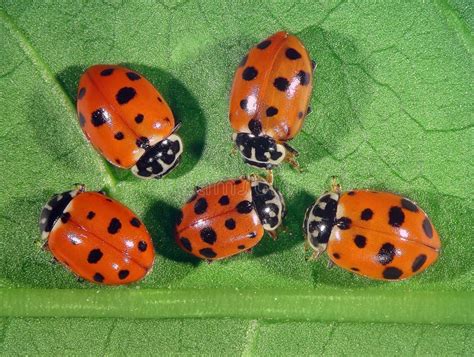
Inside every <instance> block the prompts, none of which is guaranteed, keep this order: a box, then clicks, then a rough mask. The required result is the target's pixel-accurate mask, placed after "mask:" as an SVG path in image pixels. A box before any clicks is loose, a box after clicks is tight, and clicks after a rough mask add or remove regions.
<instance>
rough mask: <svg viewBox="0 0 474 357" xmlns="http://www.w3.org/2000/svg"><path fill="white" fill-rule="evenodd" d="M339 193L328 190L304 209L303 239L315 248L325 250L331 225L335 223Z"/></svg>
mask: <svg viewBox="0 0 474 357" xmlns="http://www.w3.org/2000/svg"><path fill="white" fill-rule="evenodd" d="M338 202H339V194H338V193H335V192H328V193H325V194H323V195H322V196H320V197H319V198H318V199H317V200H316V202H315V203H314V204H312V205H311V206H310V207H309V208H308V210H307V211H306V214H305V217H304V223H303V230H304V234H305V239H306V240H307V241H308V243H309V245H310V246H311V247H312V248H313V249H314V250H315V251H319V252H322V251H324V250H326V247H327V244H328V241H329V237H330V236H331V231H332V227H333V226H334V225H335V224H336V211H337V204H338Z"/></svg>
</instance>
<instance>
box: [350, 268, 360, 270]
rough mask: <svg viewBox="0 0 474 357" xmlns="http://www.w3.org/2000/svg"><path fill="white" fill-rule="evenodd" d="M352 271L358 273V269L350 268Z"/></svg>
mask: <svg viewBox="0 0 474 357" xmlns="http://www.w3.org/2000/svg"><path fill="white" fill-rule="evenodd" d="M351 270H352V271H359V268H351Z"/></svg>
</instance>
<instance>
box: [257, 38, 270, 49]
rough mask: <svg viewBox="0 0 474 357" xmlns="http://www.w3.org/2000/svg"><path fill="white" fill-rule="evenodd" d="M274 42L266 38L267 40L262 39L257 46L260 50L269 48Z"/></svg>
mask: <svg viewBox="0 0 474 357" xmlns="http://www.w3.org/2000/svg"><path fill="white" fill-rule="evenodd" d="M271 44H272V41H270V40H265V41H262V42H260V43H259V44H258V45H257V48H258V49H259V50H264V49H265V48H267V47H268V46H270V45H271Z"/></svg>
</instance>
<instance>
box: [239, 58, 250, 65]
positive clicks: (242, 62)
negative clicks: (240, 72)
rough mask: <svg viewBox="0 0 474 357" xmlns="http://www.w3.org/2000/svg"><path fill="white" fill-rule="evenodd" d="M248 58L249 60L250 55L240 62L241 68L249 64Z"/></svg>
mask: <svg viewBox="0 0 474 357" xmlns="http://www.w3.org/2000/svg"><path fill="white" fill-rule="evenodd" d="M248 58H249V55H245V56H244V57H242V60H241V61H240V64H239V67H243V66H245V64H246V63H247V60H248Z"/></svg>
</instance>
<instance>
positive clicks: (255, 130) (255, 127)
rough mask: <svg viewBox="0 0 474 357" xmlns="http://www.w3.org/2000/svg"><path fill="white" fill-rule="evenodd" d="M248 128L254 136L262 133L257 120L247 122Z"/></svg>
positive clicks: (260, 125)
mask: <svg viewBox="0 0 474 357" xmlns="http://www.w3.org/2000/svg"><path fill="white" fill-rule="evenodd" d="M248 127H249V130H250V131H251V132H252V134H253V135H255V136H258V135H259V134H260V133H261V132H262V123H261V122H260V121H259V120H257V119H251V120H249V124H248Z"/></svg>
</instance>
